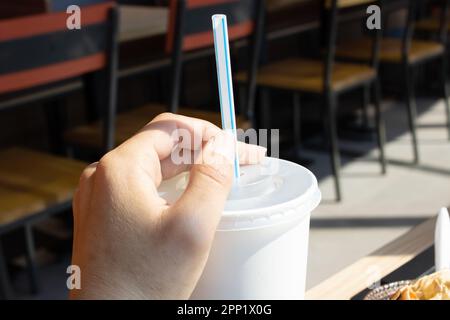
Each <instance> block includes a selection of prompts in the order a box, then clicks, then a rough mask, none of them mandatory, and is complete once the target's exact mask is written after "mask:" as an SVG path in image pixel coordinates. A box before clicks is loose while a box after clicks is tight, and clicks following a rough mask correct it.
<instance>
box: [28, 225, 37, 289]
mask: <svg viewBox="0 0 450 320" xmlns="http://www.w3.org/2000/svg"><path fill="white" fill-rule="evenodd" d="M25 244H26V259H27V269H28V276H29V280H30V291H31V293H33V294H36V293H38V291H39V286H38V281H37V271H36V270H37V267H36V259H35V247H34V238H33V230H32V227H31V225H30V224H28V223H27V224H25Z"/></svg>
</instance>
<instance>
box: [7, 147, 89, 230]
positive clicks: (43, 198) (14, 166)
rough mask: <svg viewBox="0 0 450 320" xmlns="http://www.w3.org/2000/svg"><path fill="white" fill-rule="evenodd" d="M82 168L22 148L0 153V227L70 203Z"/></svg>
mask: <svg viewBox="0 0 450 320" xmlns="http://www.w3.org/2000/svg"><path fill="white" fill-rule="evenodd" d="M85 167H86V163H84V162H81V161H78V160H73V159H67V158H61V157H57V156H53V155H49V154H45V153H41V152H36V151H31V150H27V149H22V148H16V147H14V148H10V149H7V150H3V151H0V227H1V226H5V225H7V224H9V223H12V222H17V221H20V220H22V219H25V218H27V217H30V216H32V215H34V214H38V213H39V212H42V211H43V210H45V209H47V208H51V207H52V206H53V207H54V206H57V205H61V204H64V203H67V202H70V201H71V199H72V196H73V193H74V191H75V189H76V188H77V186H78V181H79V178H80V174H81V172H82V171H83V169H84V168H85Z"/></svg>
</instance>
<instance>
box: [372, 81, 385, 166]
mask: <svg viewBox="0 0 450 320" xmlns="http://www.w3.org/2000/svg"><path fill="white" fill-rule="evenodd" d="M373 98H374V104H375V119H376V126H377V142H378V148H379V152H380V164H381V173H382V174H386V155H385V152H384V145H385V142H386V127H385V124H384V119H383V111H382V110H381V86H380V81H379V79H376V80H375V82H374V83H373Z"/></svg>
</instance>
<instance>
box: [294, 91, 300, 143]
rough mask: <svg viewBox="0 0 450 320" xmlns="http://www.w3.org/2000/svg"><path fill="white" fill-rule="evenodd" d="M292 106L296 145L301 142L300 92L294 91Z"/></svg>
mask: <svg viewBox="0 0 450 320" xmlns="http://www.w3.org/2000/svg"><path fill="white" fill-rule="evenodd" d="M292 106H293V108H294V110H293V111H294V123H293V125H294V144H295V146H296V147H299V146H300V143H301V120H302V119H301V114H300V94H299V93H298V92H294V93H293V100H292Z"/></svg>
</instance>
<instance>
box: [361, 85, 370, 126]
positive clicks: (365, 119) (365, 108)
mask: <svg viewBox="0 0 450 320" xmlns="http://www.w3.org/2000/svg"><path fill="white" fill-rule="evenodd" d="M369 104H370V85H365V86H363V92H362V112H363V114H362V125H363V127H364V128H365V129H367V128H369Z"/></svg>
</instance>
